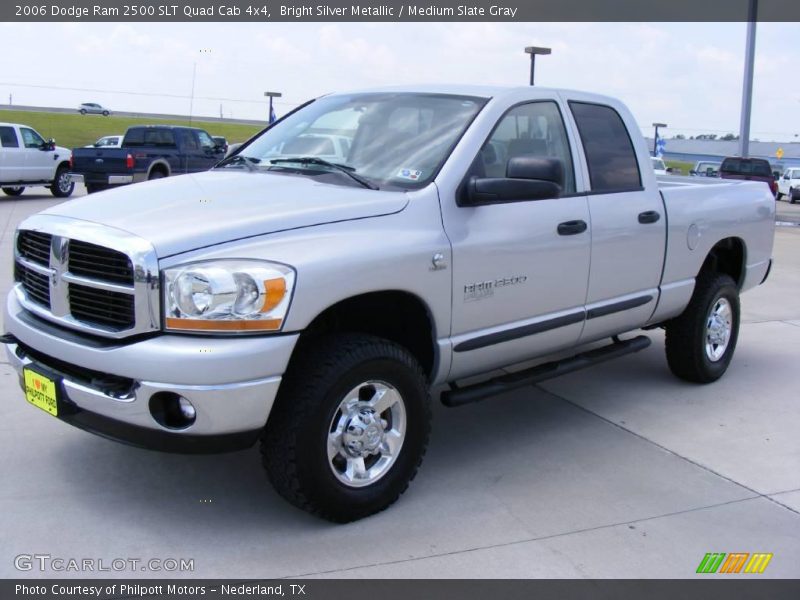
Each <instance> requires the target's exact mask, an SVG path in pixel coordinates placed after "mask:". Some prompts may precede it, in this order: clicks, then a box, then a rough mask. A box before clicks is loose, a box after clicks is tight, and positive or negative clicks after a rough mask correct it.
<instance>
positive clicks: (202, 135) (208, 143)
mask: <svg viewBox="0 0 800 600" xmlns="http://www.w3.org/2000/svg"><path fill="white" fill-rule="evenodd" d="M197 137H198V138H199V139H200V145H201V146H202V147H203V148H209V149H212V150H213V149H214V147H215V146H216V144H215V143H214V140H212V139H211V136H210V135H208V134H207V133H206V132H205V131H198V132H197Z"/></svg>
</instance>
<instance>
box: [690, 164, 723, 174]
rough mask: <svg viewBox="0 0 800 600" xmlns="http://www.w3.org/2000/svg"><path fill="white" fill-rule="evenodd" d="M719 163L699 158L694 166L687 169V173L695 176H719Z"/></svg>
mask: <svg viewBox="0 0 800 600" xmlns="http://www.w3.org/2000/svg"><path fill="white" fill-rule="evenodd" d="M720 164H721V163H718V162H712V161H707V160H700V161H697V163H695V165H694V168H693V169H692V170H691V171H689V175H694V176H697V177H719V167H720Z"/></svg>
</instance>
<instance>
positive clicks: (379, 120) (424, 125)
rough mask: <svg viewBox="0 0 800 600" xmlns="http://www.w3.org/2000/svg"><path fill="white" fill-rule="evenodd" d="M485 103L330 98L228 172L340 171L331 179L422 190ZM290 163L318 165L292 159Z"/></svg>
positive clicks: (272, 132) (421, 97)
mask: <svg viewBox="0 0 800 600" xmlns="http://www.w3.org/2000/svg"><path fill="white" fill-rule="evenodd" d="M485 103H486V99H483V98H473V97H468V96H454V95H445V94H422V93H372V94H354V95H342V96H329V97H325V98H322V99H319V100H316V101H314V102H312V103H311V104H309V105H308V106H306V107H304V108H302V109H300V110H298V111H297V112H295V113H293V114H290V115H289V116H287V117H286V118H285V119H283V120H282V121H280V122H279V123H277V124H275V125H274V126H273V127H271V128H270V129H269V130H267V131H266V132H264V133H263V134H262V135H261V136H260V137H258V138H257V139H255V140H254V141H253V142H252V143H250V144H249V145H248V146H247V147H246V148H245V149H244V150H242V152H241V153H239V156H242V157H244V158H245V159H248V160H247V161H244V160H240V161H232V162H228V163H227V166H228V167H232V168H247V169H248V170H251V171H253V170H257V169H258V170H261V169H269V170H270V171H284V172H285V171H287V170H288V171H291V172H300V173H301V174H304V175H306V174H307V175H315V174H320V173H324V174H330V173H336V174H337V177H336V178H335V179H334V180H330V179H329V180H330V181H336V182H337V183H338V182H341V183H345V184H353V185H357V183H355V182H354V180H353V179H352V178H350V177H348V176H347V175H346V174H345V173H344V172H343V171H342V170H341V169H337V168H335V167H336V166H338V167H346V168H347V171H349V172H351V173H354V174H356V175H357V176H358V177H361V178H363V179H364V180H366V181H369V182H371V183H372V184H374V185H376V186H379V187H381V188H384V187H389V188H392V187H395V188H401V189H408V188H413V187H420V186H422V185H424V184H426V183H428V182H429V181H431V180H432V179H433V177H435V175H436V174H437V173H438V171H439V169H440V168H441V166H442V164H443V163H444V161H445V159H446V158H447V157H448V155H449V154H450V151H451V150H452V148H453V146H455V144H456V142H458V140H459V139H460V137H461V135H462V134H463V133H464V131H465V130H466V128H467V127H468V126H469V124H470V123H471V122H472V120H473V119H474V118H475V116H476V115H477V114H478V112H479V111H480V109H481V108H482V107H483V105H484V104H485ZM292 158H306V159H308V158H314V159H319V160H316V161H308V160H306V161H303V162H299V161H298V162H294V161H291V160H287V159H292ZM245 162H247V163H250V164H249V165H245ZM325 162H327V163H333V164H332V165H325V164H323V163H325Z"/></svg>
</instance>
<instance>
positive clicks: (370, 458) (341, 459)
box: [327, 381, 406, 487]
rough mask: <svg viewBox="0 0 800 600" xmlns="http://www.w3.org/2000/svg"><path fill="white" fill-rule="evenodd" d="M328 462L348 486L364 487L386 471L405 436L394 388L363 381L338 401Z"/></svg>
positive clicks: (402, 406) (400, 400)
mask: <svg viewBox="0 0 800 600" xmlns="http://www.w3.org/2000/svg"><path fill="white" fill-rule="evenodd" d="M328 431H329V434H328V441H327V443H328V464H329V466H330V468H331V470H332V471H333V474H334V475H335V476H336V478H337V479H338V480H339V481H340V482H342V483H343V484H344V485H346V486H348V487H364V486H367V485H370V484H372V483H375V482H376V481H378V480H379V479H380V478H381V477H383V476H384V475H386V473H387V472H388V471H389V469H390V468H391V467H392V465H393V464H394V463H395V461H396V460H397V457H398V456H399V454H400V450H401V448H402V446H403V441H404V440H405V436H406V408H405V404H404V402H403V397H402V396H401V395H400V393H399V392H398V391H397V389H396V388H395V387H394V386H392V385H390V384H388V383H385V382H382V381H365V382H364V383H362V384H360V385H358V386H356V387H354V388H353V389H352V390H350V392H349V393H348V394H346V395H345V397H344V399H343V400H342V401H341V402H340V403H339V407H338V408H337V410H336V414H335V415H334V416H333V419H332V420H331V424H330V427H329V429H328Z"/></svg>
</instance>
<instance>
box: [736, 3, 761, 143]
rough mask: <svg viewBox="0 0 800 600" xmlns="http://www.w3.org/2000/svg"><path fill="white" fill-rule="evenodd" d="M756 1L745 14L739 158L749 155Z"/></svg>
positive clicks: (754, 57)
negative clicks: (745, 31)
mask: <svg viewBox="0 0 800 600" xmlns="http://www.w3.org/2000/svg"><path fill="white" fill-rule="evenodd" d="M757 19H758V0H750V5H749V7H748V14H747V46H746V49H745V58H744V83H743V85H742V117H741V122H740V124H739V156H741V157H742V158H747V155H748V154H750V111H751V110H752V103H753V69H754V63H755V59H756V20H757Z"/></svg>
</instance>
